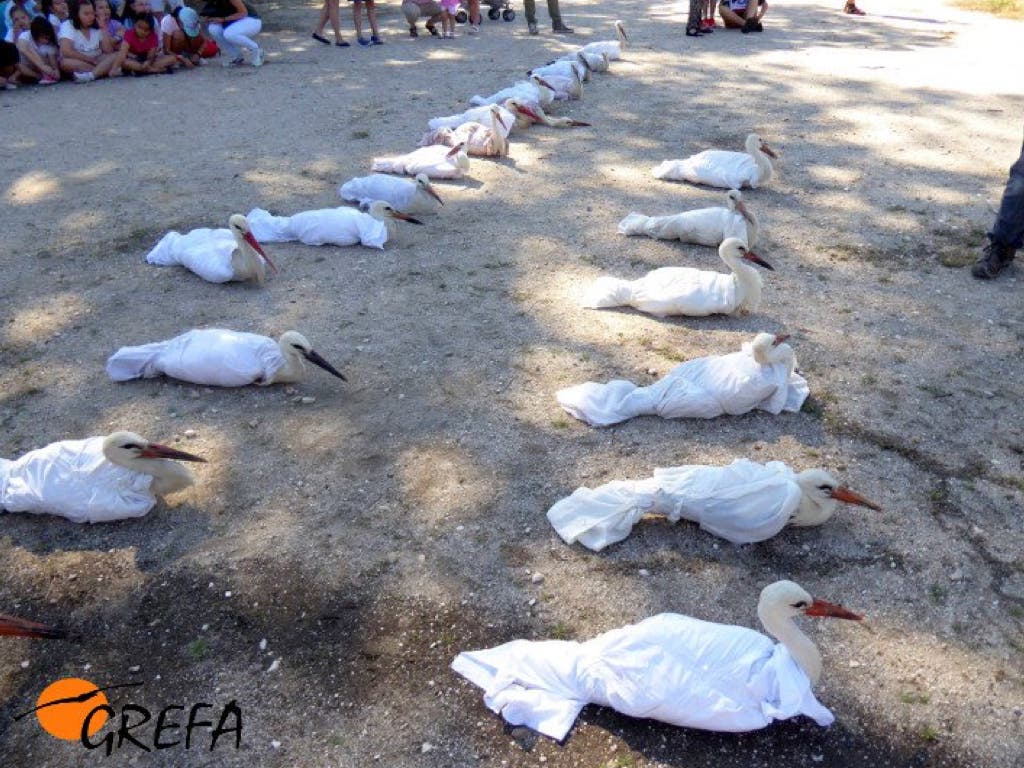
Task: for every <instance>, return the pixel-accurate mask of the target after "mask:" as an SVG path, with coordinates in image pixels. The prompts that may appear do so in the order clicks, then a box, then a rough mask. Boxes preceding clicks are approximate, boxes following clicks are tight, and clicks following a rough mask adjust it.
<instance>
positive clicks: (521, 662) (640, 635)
mask: <svg viewBox="0 0 1024 768" xmlns="http://www.w3.org/2000/svg"><path fill="white" fill-rule="evenodd" d="M452 669H454V670H455V671H456V672H458V673H459V674H460V675H462V676H463V677H465V678H467V679H468V680H469V681H470V682H472V683H474V684H475V685H477V686H479V687H480V688H482V689H483V690H484V703H485V704H486V705H487V706H488V707H489V708H490V709H491V710H492V711H494V712H496V713H500V714H501V715H502V716H503V717H504V718H505V719H506V720H507V721H508V722H509V723H511V724H513V725H526V726H528V727H530V728H533V729H534V730H537V731H539V732H540V733H543V734H544V735H546V736H550V737H551V738H553V739H562V738H564V737H565V735H566V734H567V733H568V732H569V729H570V728H572V725H573V723H574V722H575V720H576V717H577V716H578V715H579V712H580V710H581V709H583V707H584V706H586V704H588V703H591V704H599V705H601V706H606V707H611V708H612V709H615V710H616V711H617V712H621V713H622V714H624V715H628V716H630V717H641V718H651V719H654V720H660V721H662V722H665V723H670V724H672V725H679V726H684V727H687V728H700V729H702V730H710V731H732V732H742V731H751V730H756V729H758V728H763V727H764V726H766V725H768V724H769V723H771V722H772V721H773V720H783V719H786V718H789V717H794V716H796V715H806V716H808V717H810V718H812V719H813V720H814V721H815V722H817V723H818V725H822V726H825V725H831V724H832V722H833V721H834V720H835V718H834V717H833V716H832V713H831V712H829V711H828V710H827V709H826V708H825V707H823V706H822V705H821V704H820V703H819V702H818V700H817V699H816V698H815V697H814V692H813V691H812V690H811V684H810V681H809V680H808V678H807V675H806V674H805V673H804V672H803V670H802V669H800V667H799V665H798V664H797V663H796V662H795V661H794V660H793V657H792V656H791V655H790V653H789V651H788V650H787V649H786V648H785V647H784V646H783V645H781V644H777V643H773V642H772V641H771V640H770V639H769V638H768V637H766V636H765V635H762V634H761V633H759V632H755V631H754V630H751V629H747V628H745V627H736V626H729V625H723V624H712V623H709V622H706V621H700V620H699V619H692V618H689V617H688V616H680V615H678V614H673V613H662V614H659V615H657V616H652V617H651V618H649V619H645V620H644V621H641V622H640V623H638V624H633V625H630V626H626V627H622V628H621V629H615V630H612V631H611V632H606V633H604V634H603V635H599V636H598V637H595V638H594V639H593V640H589V641H587V642H584V643H577V642H569V641H560V640H546V641H542V642H531V641H527V640H516V641H513V642H510V643H506V644H504V645H500V646H498V647H496V648H490V649H487V650H480V651H468V652H465V653H460V654H459V655H458V656H457V657H456V658H455V661H454V662H453V663H452Z"/></svg>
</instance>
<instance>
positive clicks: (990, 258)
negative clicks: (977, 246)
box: [971, 243, 1014, 280]
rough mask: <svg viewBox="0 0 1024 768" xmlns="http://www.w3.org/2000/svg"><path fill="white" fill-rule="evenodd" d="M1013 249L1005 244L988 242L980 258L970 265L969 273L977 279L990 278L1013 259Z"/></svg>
mask: <svg viewBox="0 0 1024 768" xmlns="http://www.w3.org/2000/svg"><path fill="white" fill-rule="evenodd" d="M1013 255H1014V249H1013V248H1008V247H1007V246H1005V245H997V244H995V243H989V244H988V245H986V246H985V250H984V251H982V253H981V258H980V259H978V261H977V263H976V264H975V265H974V266H973V267H971V274H972V275H974V276H975V277H976V278H978V279H979V280H991V279H992V278H993V277H995V276H996V275H998V274H999V273H1000V272H1002V271H1003V270H1004V269H1006V268H1007V267H1008V266H1010V263H1011V262H1012V261H1013Z"/></svg>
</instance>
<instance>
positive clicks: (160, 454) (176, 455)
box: [139, 443, 206, 464]
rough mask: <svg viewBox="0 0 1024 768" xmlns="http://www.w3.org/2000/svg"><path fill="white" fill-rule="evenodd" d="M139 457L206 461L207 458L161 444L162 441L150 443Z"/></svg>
mask: <svg viewBox="0 0 1024 768" xmlns="http://www.w3.org/2000/svg"><path fill="white" fill-rule="evenodd" d="M139 458H142V459H174V460H175V461H199V462H202V463H204V464H205V463H206V459H203V458H201V457H199V456H195V455H194V454H191V453H185V451H179V450H177V449H175V448H168V447H167V446H166V445H160V443H150V444H149V445H147V446H146V447H145V448H143V449H142V450H141V451H140V452H139Z"/></svg>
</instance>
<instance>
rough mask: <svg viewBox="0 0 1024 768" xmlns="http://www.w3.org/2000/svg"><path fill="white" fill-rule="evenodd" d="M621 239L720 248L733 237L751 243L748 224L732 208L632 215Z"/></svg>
mask: <svg viewBox="0 0 1024 768" xmlns="http://www.w3.org/2000/svg"><path fill="white" fill-rule="evenodd" d="M619 234H620V235H646V236H647V237H653V238H656V239H658V240H680V241H682V242H684V243H699V244H700V245H710V246H713V247H714V246H718V245H721V244H722V241H723V240H725V239H726V238H729V237H736V238H739V240H740V241H741V242H742V243H743V244H744V245H747V246H749V245H751V243H749V242H748V241H747V237H748V232H747V220H746V219H745V218H743V216H742V215H741V214H739V213H736V212H735V211H730V210H729V209H728V208H722V207H718V208H698V209H697V210H694V211H684V212H683V213H677V214H674V215H672V216H645V215H644V214H642V213H635V212H634V213H630V214H629V215H628V216H626V218H624V219H623V220H622V221H620V222H619Z"/></svg>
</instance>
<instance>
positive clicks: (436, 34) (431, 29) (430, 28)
mask: <svg viewBox="0 0 1024 768" xmlns="http://www.w3.org/2000/svg"><path fill="white" fill-rule="evenodd" d="M427 32H429V33H430V34H431V35H433V36H434V37H440V36H441V33H440V32H438V31H437V27H436V26H435V25H433V24H427Z"/></svg>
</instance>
